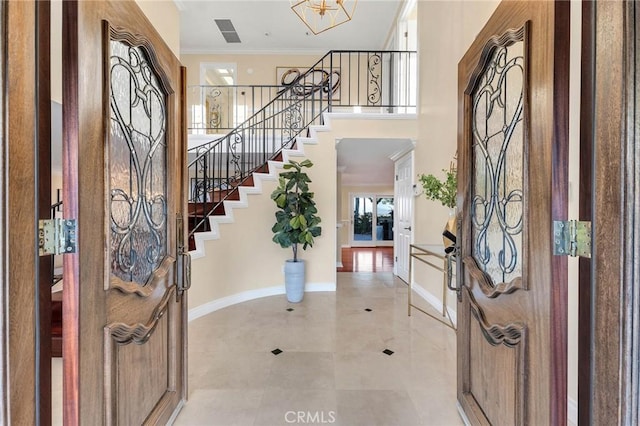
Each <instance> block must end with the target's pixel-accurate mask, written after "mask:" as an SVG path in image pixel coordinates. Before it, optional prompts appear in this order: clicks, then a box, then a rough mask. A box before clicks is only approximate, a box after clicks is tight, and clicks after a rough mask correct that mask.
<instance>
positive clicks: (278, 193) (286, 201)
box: [271, 160, 322, 303]
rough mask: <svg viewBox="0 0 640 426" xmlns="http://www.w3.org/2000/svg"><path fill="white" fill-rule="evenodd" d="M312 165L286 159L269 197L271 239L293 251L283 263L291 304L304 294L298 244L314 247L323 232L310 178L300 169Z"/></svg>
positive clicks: (304, 248) (303, 246) (311, 164)
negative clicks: (272, 214) (273, 219)
mask: <svg viewBox="0 0 640 426" xmlns="http://www.w3.org/2000/svg"><path fill="white" fill-rule="evenodd" d="M311 166H313V163H312V162H311V161H309V160H304V161H302V162H300V163H298V162H296V161H289V162H288V163H287V164H285V165H284V170H285V171H283V172H282V173H280V178H279V181H278V187H277V188H276V189H275V190H274V191H273V192H272V193H271V199H272V200H274V201H275V203H276V205H277V206H278V210H277V211H276V213H275V216H276V223H275V224H274V225H273V227H272V228H271V230H272V231H273V234H274V235H273V242H275V243H276V244H279V245H280V246H281V247H283V248H289V247H291V248H292V250H293V259H289V260H287V261H286V262H285V266H284V273H285V289H286V292H287V300H289V302H292V303H298V302H300V301H302V298H303V296H304V270H305V266H304V261H303V260H300V259H298V244H302V249H303V250H306V249H307V247H313V242H314V238H315V237H317V236H319V235H320V234H321V232H322V228H321V227H320V226H319V225H318V224H319V223H320V218H319V217H318V216H317V213H318V209H317V208H316V202H315V200H314V199H313V192H310V191H309V183H310V182H311V179H309V176H308V175H307V173H305V172H304V170H303V169H304V168H309V167H311Z"/></svg>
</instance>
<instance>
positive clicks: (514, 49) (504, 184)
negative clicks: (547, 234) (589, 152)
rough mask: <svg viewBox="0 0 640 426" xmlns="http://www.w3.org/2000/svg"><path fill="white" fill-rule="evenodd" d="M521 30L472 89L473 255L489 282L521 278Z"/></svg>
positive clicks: (495, 54) (492, 59) (501, 48)
mask: <svg viewBox="0 0 640 426" xmlns="http://www.w3.org/2000/svg"><path fill="white" fill-rule="evenodd" d="M523 36H524V31H521V34H520V39H519V41H514V40H512V39H510V40H509V41H508V42H507V43H505V44H504V45H501V46H497V47H495V48H494V49H493V52H492V54H491V57H490V59H489V60H488V61H487V62H486V64H485V67H484V70H483V72H482V74H481V75H480V76H479V78H478V80H477V81H478V84H477V85H476V87H475V90H474V91H473V93H472V114H473V115H472V120H471V121H472V137H473V158H474V160H473V161H474V164H473V185H472V202H471V227H472V237H473V257H474V259H475V260H476V262H477V264H478V266H479V267H480V269H481V270H482V271H483V272H484V273H485V274H487V275H488V276H489V277H491V280H492V282H493V285H497V284H499V283H508V282H510V281H512V280H513V279H515V278H518V277H521V276H522V261H521V258H522V256H521V252H522V230H523V212H524V191H523V187H524V182H525V180H524V176H525V175H524V173H525V171H524V169H525V160H524V158H525V131H524V116H525V114H524V105H525V86H526V85H525V78H526V73H525V58H524V51H525V49H524V41H523Z"/></svg>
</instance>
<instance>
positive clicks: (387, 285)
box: [175, 272, 462, 426]
mask: <svg viewBox="0 0 640 426" xmlns="http://www.w3.org/2000/svg"><path fill="white" fill-rule="evenodd" d="M406 303H407V286H406V285H405V284H404V283H403V282H402V281H400V280H399V279H397V278H395V277H394V276H393V275H392V274H391V273H390V272H383V273H380V272H378V273H370V272H360V273H338V283H337V291H336V293H307V294H306V295H305V299H304V300H303V301H302V302H301V303H299V304H289V303H287V301H286V298H285V296H273V297H268V298H263V299H258V300H253V301H249V302H245V303H242V304H238V305H234V306H231V307H228V308H225V309H222V310H220V311H217V312H214V313H211V314H209V315H207V316H205V317H202V318H199V319H197V320H195V321H193V322H191V323H190V324H189V400H188V401H187V403H186V405H185V407H184V408H183V410H182V412H181V413H180V415H179V416H178V418H177V419H176V421H175V425H203V426H204V425H207V426H209V425H222V426H230V425H268V426H275V425H291V424H325V425H326V424H335V425H346V426H357V425H366V426H371V425H384V426H387V425H389V426H390V425H398V426H409V425H434V426H437V425H443V426H445V425H446V426H448V425H462V421H461V420H460V418H459V416H458V413H457V411H456V406H455V401H456V397H455V378H456V375H455V363H456V361H455V360H456V353H455V333H454V331H453V330H451V329H449V328H447V327H445V326H444V325H442V324H440V323H438V322H437V321H435V320H432V319H430V318H429V317H427V316H426V315H423V314H421V313H420V312H418V311H414V313H413V314H412V316H411V317H408V316H407V308H406ZM287 308H293V310H292V311H288V310H287ZM367 309H369V310H370V311H368V310H367ZM434 312H435V311H434ZM275 349H280V350H281V351H282V352H281V353H279V354H278V355H274V354H273V353H272V351H273V350H275ZM386 349H388V350H389V351H393V353H392V354H391V355H387V354H385V353H383V351H384V350H386Z"/></svg>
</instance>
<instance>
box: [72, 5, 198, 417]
mask: <svg viewBox="0 0 640 426" xmlns="http://www.w3.org/2000/svg"><path fill="white" fill-rule="evenodd" d="M63 57H64V61H63V63H64V70H63V77H64V82H63V121H64V125H63V133H64V144H63V178H64V182H63V184H64V215H65V218H68V219H77V222H78V230H77V241H78V247H77V251H76V253H75V254H68V255H66V256H65V263H64V299H63V309H64V314H63V320H64V336H63V358H64V361H63V362H64V421H65V424H100V423H104V424H121V425H134V424H143V423H145V424H146V423H149V424H160V423H162V424H164V423H166V422H167V420H168V419H169V418H170V417H171V416H172V414H174V412H176V410H177V409H179V407H180V405H181V403H182V401H183V400H184V393H185V374H184V372H185V362H186V358H185V351H184V348H185V347H186V333H185V326H186V321H185V318H186V312H185V309H186V299H185V297H184V295H183V294H182V293H183V292H182V288H184V284H183V283H182V279H181V278H182V270H181V263H182V262H181V260H182V258H183V257H182V251H183V250H182V246H181V245H182V243H183V241H184V237H185V232H184V230H183V229H182V227H181V220H182V218H183V215H184V211H185V208H184V207H185V205H186V199H185V197H184V193H183V188H184V182H185V181H186V179H185V175H184V164H185V155H186V153H185V144H184V142H185V137H184V133H183V127H182V123H181V119H182V114H181V110H182V108H183V105H182V99H183V91H184V89H183V84H182V81H183V78H184V75H182V74H183V71H182V70H181V67H180V63H179V62H178V60H177V59H176V57H175V56H174V55H173V54H172V53H171V51H170V50H169V48H168V47H167V46H166V45H165V44H164V42H163V41H162V39H161V38H160V36H159V35H158V33H157V32H156V31H155V30H154V28H153V27H152V26H151V24H150V23H149V21H148V20H147V19H146V17H145V16H144V14H143V13H142V12H141V11H140V9H139V8H138V6H137V5H136V4H135V2H134V1H100V2H86V1H78V2H74V1H66V2H64V4H63Z"/></svg>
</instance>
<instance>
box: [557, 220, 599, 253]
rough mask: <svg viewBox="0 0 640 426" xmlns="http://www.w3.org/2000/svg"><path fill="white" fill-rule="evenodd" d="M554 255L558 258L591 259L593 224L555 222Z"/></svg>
mask: <svg viewBox="0 0 640 426" xmlns="http://www.w3.org/2000/svg"><path fill="white" fill-rule="evenodd" d="M553 254H554V255H556V256H571V257H578V256H579V257H589V258H590V257H591V222H584V221H578V220H566V221H565V220H554V221H553Z"/></svg>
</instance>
